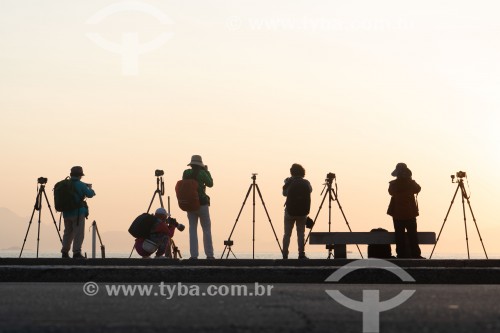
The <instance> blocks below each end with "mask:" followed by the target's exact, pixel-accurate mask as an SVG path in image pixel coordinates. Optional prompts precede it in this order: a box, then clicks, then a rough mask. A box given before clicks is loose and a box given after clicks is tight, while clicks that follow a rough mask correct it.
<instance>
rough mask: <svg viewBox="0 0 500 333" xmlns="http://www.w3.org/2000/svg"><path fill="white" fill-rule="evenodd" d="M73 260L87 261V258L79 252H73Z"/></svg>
mask: <svg viewBox="0 0 500 333" xmlns="http://www.w3.org/2000/svg"><path fill="white" fill-rule="evenodd" d="M73 259H87V258H85V257H84V256H82V253H81V252H75V253H73Z"/></svg>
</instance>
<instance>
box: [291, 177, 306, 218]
mask: <svg viewBox="0 0 500 333" xmlns="http://www.w3.org/2000/svg"><path fill="white" fill-rule="evenodd" d="M285 205H286V211H287V212H288V215H290V216H306V215H307V214H309V210H310V209H311V189H310V188H309V184H308V182H307V181H306V180H305V179H302V178H298V179H294V180H293V181H292V182H291V183H290V185H288V191H287V196H286V203H285Z"/></svg>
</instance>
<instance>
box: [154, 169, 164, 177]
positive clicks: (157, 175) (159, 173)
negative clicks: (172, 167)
mask: <svg viewBox="0 0 500 333" xmlns="http://www.w3.org/2000/svg"><path fill="white" fill-rule="evenodd" d="M164 174H165V173H164V172H163V170H159V169H156V170H155V176H156V177H161V176H163V175H164Z"/></svg>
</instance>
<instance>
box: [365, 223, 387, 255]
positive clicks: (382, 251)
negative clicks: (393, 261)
mask: <svg viewBox="0 0 500 333" xmlns="http://www.w3.org/2000/svg"><path fill="white" fill-rule="evenodd" d="M370 232H388V231H387V230H385V229H383V228H377V229H372V230H370ZM368 258H380V259H387V258H392V252H391V244H369V245H368Z"/></svg>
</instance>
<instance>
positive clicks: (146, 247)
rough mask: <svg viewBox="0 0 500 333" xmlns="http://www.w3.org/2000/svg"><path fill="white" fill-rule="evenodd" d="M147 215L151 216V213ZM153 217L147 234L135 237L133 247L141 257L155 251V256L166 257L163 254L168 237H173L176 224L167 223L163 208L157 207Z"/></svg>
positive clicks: (165, 252) (165, 250)
mask: <svg viewBox="0 0 500 333" xmlns="http://www.w3.org/2000/svg"><path fill="white" fill-rule="evenodd" d="M148 215H149V214H148ZM149 217H151V218H153V217H152V215H149ZM154 218H155V221H154V223H153V225H152V226H151V228H150V230H149V235H148V236H147V237H138V238H136V239H135V244H134V248H135V250H136V251H137V253H138V254H139V255H140V256H141V257H143V258H149V257H150V256H151V255H152V254H153V253H155V252H156V256H155V258H167V256H165V254H167V253H168V252H167V250H168V246H169V243H170V239H172V237H174V232H175V227H176V226H175V224H168V223H167V218H168V214H167V211H166V210H165V208H162V207H160V208H158V209H157V210H156V211H155V215H154ZM146 223H147V222H146Z"/></svg>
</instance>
